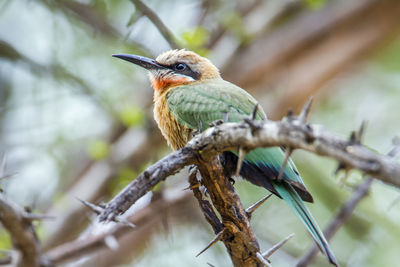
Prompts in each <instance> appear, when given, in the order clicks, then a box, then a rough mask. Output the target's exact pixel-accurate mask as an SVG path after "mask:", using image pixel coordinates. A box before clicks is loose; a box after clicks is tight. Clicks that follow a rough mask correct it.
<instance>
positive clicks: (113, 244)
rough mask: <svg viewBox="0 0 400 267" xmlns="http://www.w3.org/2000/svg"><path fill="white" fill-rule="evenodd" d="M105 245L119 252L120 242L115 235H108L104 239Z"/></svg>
mask: <svg viewBox="0 0 400 267" xmlns="http://www.w3.org/2000/svg"><path fill="white" fill-rule="evenodd" d="M104 244H105V245H106V246H107V247H108V248H109V249H111V250H114V251H115V250H117V249H118V248H119V243H118V240H117V239H116V238H115V236H113V235H108V236H106V237H105V238H104Z"/></svg>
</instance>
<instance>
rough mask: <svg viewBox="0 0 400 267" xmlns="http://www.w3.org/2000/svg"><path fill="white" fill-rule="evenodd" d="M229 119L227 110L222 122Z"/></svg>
mask: <svg viewBox="0 0 400 267" xmlns="http://www.w3.org/2000/svg"><path fill="white" fill-rule="evenodd" d="M228 120H229V112H225V113H224V122H228Z"/></svg>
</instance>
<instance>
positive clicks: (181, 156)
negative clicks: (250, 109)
mask: <svg viewBox="0 0 400 267" xmlns="http://www.w3.org/2000/svg"><path fill="white" fill-rule="evenodd" d="M308 109H309V105H306V107H305V108H304V110H303V112H302V113H301V115H300V116H299V117H294V116H293V115H291V116H290V118H288V119H283V120H282V121H277V122H274V121H269V120H264V121H254V120H253V119H245V120H244V122H240V123H223V124H218V125H215V126H214V127H211V128H209V129H208V130H206V131H205V132H203V133H201V134H198V135H196V136H195V137H194V138H193V139H192V140H191V141H190V142H189V143H188V144H187V146H186V147H184V148H183V149H180V150H177V151H175V152H173V153H171V154H170V155H168V156H166V157H164V158H163V159H162V160H160V161H159V162H157V163H156V164H154V165H153V166H151V167H149V168H148V169H147V170H145V171H144V172H143V173H142V174H140V175H139V177H138V178H137V179H135V180H134V181H133V182H132V183H131V184H130V185H128V186H127V187H126V188H125V189H124V190H123V191H122V192H121V193H120V194H118V195H117V196H116V197H115V198H114V199H113V200H111V201H110V203H109V204H108V205H107V206H106V208H105V209H104V210H103V212H102V213H101V214H100V216H99V217H100V221H111V220H115V218H116V216H118V215H119V214H121V213H123V212H125V211H126V210H127V209H128V208H129V207H130V206H131V205H132V204H133V203H135V202H136V200H138V199H139V198H140V197H141V196H143V195H144V194H145V193H146V192H148V191H149V190H151V189H152V188H153V187H154V186H155V185H156V184H157V183H158V182H160V181H162V180H164V179H166V177H167V176H169V175H171V174H173V173H175V172H177V171H179V170H181V169H182V168H183V167H185V166H187V165H191V164H195V165H197V166H198V168H199V170H200V173H201V176H202V180H201V182H202V185H204V186H205V187H206V188H207V192H208V194H209V195H210V198H211V201H212V205H213V206H214V207H215V209H216V210H217V211H218V213H219V215H220V217H221V220H222V221H220V220H219V219H218V217H217V216H216V215H215V213H214V211H213V210H212V207H211V204H209V205H207V204H206V202H204V201H203V199H202V197H201V195H199V194H200V193H199V192H200V191H199V189H198V187H199V186H198V185H197V184H196V183H198V181H197V182H196V181H195V180H194V175H193V172H192V174H191V175H190V180H191V189H194V190H193V191H194V194H195V196H196V198H197V199H198V201H199V203H200V207H201V208H202V210H203V213H204V214H205V217H206V219H207V220H208V221H209V223H210V224H211V225H212V226H213V228H214V232H215V233H216V234H217V236H219V237H218V239H216V240H213V241H212V242H211V243H210V244H211V245H212V244H214V243H215V242H217V241H218V240H221V241H223V242H224V244H225V246H226V248H227V250H228V252H229V254H230V256H231V259H232V262H233V264H234V265H235V266H244V264H245V265H246V266H262V265H267V266H268V265H269V262H268V261H267V260H266V259H265V258H264V257H262V254H260V250H259V245H258V243H257V240H256V238H255V236H254V233H253V232H252V230H251V227H250V223H249V216H248V214H247V212H246V210H244V209H243V207H242V204H241V203H240V199H239V197H238V196H237V194H236V192H235V190H234V188H233V187H232V185H231V184H230V183H229V182H228V181H229V180H228V179H226V176H225V175H224V173H223V171H222V167H221V166H220V163H219V160H218V154H219V153H221V152H223V151H226V150H231V149H235V148H238V147H240V148H242V149H243V150H246V151H248V150H251V149H254V148H256V147H268V146H285V147H288V148H291V149H296V148H301V149H305V150H308V151H311V152H313V153H316V154H319V155H324V156H329V157H332V158H335V159H337V160H338V161H339V162H340V164H341V165H342V166H346V168H348V169H350V168H357V169H359V170H361V171H363V172H365V173H367V174H370V175H374V176H375V177H377V178H378V179H381V180H382V181H384V182H386V183H389V184H392V185H395V186H398V187H400V165H399V164H398V163H397V162H395V161H394V160H393V159H391V158H389V157H387V156H382V155H378V154H376V153H374V152H372V151H370V150H368V149H366V148H365V147H363V146H362V145H361V143H360V142H354V140H353V139H354V138H353V139H350V140H347V139H343V138H340V137H337V136H335V135H333V134H331V133H329V132H328V131H326V130H325V129H323V128H322V127H321V126H318V125H310V124H307V123H306V122H305V117H306V115H305V114H307V113H308ZM211 177H212V178H211ZM207 206H210V207H207ZM221 224H222V225H223V229H221ZM211 245H209V246H211ZM238 248H239V249H238ZM237 249H238V250H237Z"/></svg>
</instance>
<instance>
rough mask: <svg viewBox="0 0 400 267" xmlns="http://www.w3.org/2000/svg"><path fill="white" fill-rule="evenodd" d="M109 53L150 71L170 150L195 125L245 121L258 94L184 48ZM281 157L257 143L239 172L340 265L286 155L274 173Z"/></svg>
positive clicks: (226, 160) (227, 161)
mask: <svg viewBox="0 0 400 267" xmlns="http://www.w3.org/2000/svg"><path fill="white" fill-rule="evenodd" d="M113 57H116V58H119V59H122V60H126V61H129V62H131V63H134V64H136V65H138V66H140V67H142V68H145V69H147V70H148V71H149V79H150V83H151V86H152V87H153V89H154V95H153V100H154V109H153V113H154V118H155V121H156V122H157V124H158V127H159V128H160V130H161V133H162V135H163V136H164V137H165V139H166V140H167V142H168V144H169V146H170V147H171V148H172V149H174V150H177V149H180V148H183V147H184V146H185V145H186V144H187V143H188V141H190V139H191V138H192V137H193V133H194V132H196V131H198V130H199V125H202V127H203V129H204V130H205V129H207V128H208V127H209V126H210V125H212V123H213V122H215V121H218V120H221V119H223V118H224V119H225V120H226V121H227V122H240V121H243V119H244V118H249V116H250V115H251V114H252V112H253V110H254V107H255V106H256V105H258V102H257V100H256V99H255V98H254V97H252V96H251V95H250V94H249V93H248V92H246V91H245V90H244V89H242V88H240V87H239V86H236V85H234V84H232V83H230V82H228V81H225V80H224V79H223V78H222V77H221V75H220V72H219V70H218V68H217V67H216V66H214V64H213V63H212V62H211V61H210V60H209V59H207V58H205V57H202V56H200V55H198V54H196V53H195V52H192V51H189V50H186V49H175V50H169V51H166V52H164V53H162V54H160V55H159V56H157V57H156V58H155V59H150V58H147V57H143V56H139V55H130V54H115V55H113ZM255 119H256V120H264V119H267V116H266V114H265V112H264V111H263V110H262V108H258V109H257V111H256V114H255ZM238 153H239V152H238V151H226V152H223V154H222V158H223V160H222V162H223V165H224V166H225V167H226V169H228V166H236V164H237V163H238ZM284 160H285V153H284V151H283V150H282V148H280V147H269V148H262V147H261V148H256V149H253V150H251V151H249V152H248V153H246V155H245V157H244V160H243V162H242V166H241V169H240V173H239V174H240V176H242V177H243V178H244V179H245V180H248V181H250V182H251V183H253V184H255V185H257V186H261V187H264V188H266V189H267V190H269V191H270V192H272V193H273V194H275V195H276V196H278V197H279V198H281V199H283V200H284V201H285V202H286V203H287V204H288V205H289V206H290V208H291V209H292V210H293V211H294V213H295V214H296V215H297V216H298V217H299V218H300V220H301V221H302V222H303V224H304V225H305V227H306V229H307V230H308V231H309V233H310V234H311V236H312V237H313V239H314V240H315V242H316V244H317V245H318V247H319V249H320V250H321V251H322V253H323V254H325V256H326V257H327V259H328V260H329V262H330V263H331V264H333V265H336V266H338V263H337V261H336V259H335V256H334V253H333V252H332V250H331V248H330V246H329V244H328V242H327V241H326V239H325V237H324V234H323V233H322V231H321V230H320V228H319V226H318V224H317V222H316V221H315V219H314V218H313V216H312V215H311V213H310V211H309V210H308V209H307V207H306V206H305V204H304V203H303V201H305V202H313V198H312V196H311V194H310V192H308V190H307V188H306V186H305V184H304V182H303V180H302V178H301V176H300V174H299V171H298V170H297V168H296V166H295V164H294V163H293V161H292V160H291V159H290V158H289V160H288V161H287V164H286V166H285V167H284V170H283V172H281V173H282V174H281V177H280V178H281V179H278V175H279V172H280V168H281V166H282V165H284Z"/></svg>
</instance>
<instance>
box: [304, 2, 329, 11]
mask: <svg viewBox="0 0 400 267" xmlns="http://www.w3.org/2000/svg"><path fill="white" fill-rule="evenodd" d="M326 2H327V0H304V3H305V4H306V6H307V7H308V8H310V9H313V10H318V9H321V8H322V7H324V5H325V4H326Z"/></svg>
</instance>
